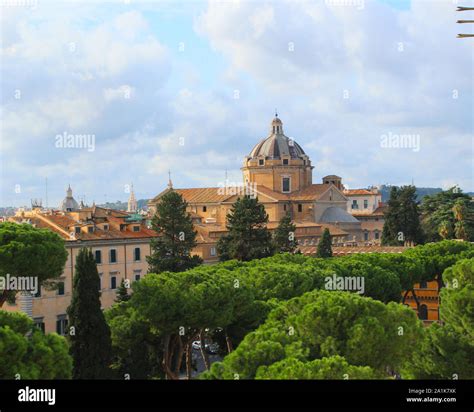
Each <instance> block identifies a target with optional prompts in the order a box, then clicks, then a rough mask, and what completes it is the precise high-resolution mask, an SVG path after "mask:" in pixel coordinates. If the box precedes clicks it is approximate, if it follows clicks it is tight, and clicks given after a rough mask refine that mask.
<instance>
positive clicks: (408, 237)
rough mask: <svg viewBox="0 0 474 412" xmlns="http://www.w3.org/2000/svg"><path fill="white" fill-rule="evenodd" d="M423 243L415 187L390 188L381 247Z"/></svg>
mask: <svg viewBox="0 0 474 412" xmlns="http://www.w3.org/2000/svg"><path fill="white" fill-rule="evenodd" d="M405 241H408V242H413V243H415V244H417V243H421V242H422V241H423V232H422V228H421V224H420V216H419V211H418V203H417V201H416V188H415V186H402V187H401V188H397V187H392V189H391V191H390V199H389V201H388V210H387V211H386V212H385V222H384V227H383V231H382V245H392V246H398V245H403V243H404V242H405Z"/></svg>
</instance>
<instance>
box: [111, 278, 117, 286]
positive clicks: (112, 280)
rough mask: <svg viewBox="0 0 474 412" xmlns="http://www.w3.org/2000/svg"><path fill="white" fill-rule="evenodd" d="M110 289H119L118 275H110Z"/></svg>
mask: <svg viewBox="0 0 474 412" xmlns="http://www.w3.org/2000/svg"><path fill="white" fill-rule="evenodd" d="M110 289H117V276H110Z"/></svg>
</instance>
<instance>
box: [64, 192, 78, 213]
mask: <svg viewBox="0 0 474 412" xmlns="http://www.w3.org/2000/svg"><path fill="white" fill-rule="evenodd" d="M59 208H60V209H61V210H62V211H63V212H72V211H74V210H77V209H79V203H77V202H76V200H75V199H74V198H73V197H72V189H71V186H69V187H68V189H67V191H66V197H65V198H64V200H63V201H62V202H61V206H60V207H59Z"/></svg>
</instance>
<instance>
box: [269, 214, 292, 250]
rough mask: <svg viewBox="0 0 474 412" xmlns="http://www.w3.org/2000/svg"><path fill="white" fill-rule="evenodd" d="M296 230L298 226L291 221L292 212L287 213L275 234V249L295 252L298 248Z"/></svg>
mask: <svg viewBox="0 0 474 412" xmlns="http://www.w3.org/2000/svg"><path fill="white" fill-rule="evenodd" d="M295 232H296V226H295V225H294V224H293V223H292V222H291V217H290V214H289V213H287V214H286V215H285V216H283V217H282V218H281V219H280V222H279V223H278V227H277V228H276V230H275V233H274V235H273V243H274V245H275V246H274V248H275V251H276V252H278V253H285V252H288V253H294V252H295V251H296V249H297V248H298V242H297V241H296V238H295Z"/></svg>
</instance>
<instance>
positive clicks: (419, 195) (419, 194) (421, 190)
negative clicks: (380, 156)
mask: <svg viewBox="0 0 474 412" xmlns="http://www.w3.org/2000/svg"><path fill="white" fill-rule="evenodd" d="M391 188H392V186H386V185H382V186H381V187H380V191H381V192H382V202H387V201H388V199H390V189H391ZM442 191H443V189H441V188H440V187H417V188H416V200H417V201H418V202H421V199H423V198H424V197H425V196H428V195H435V194H436V193H439V192H442Z"/></svg>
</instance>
